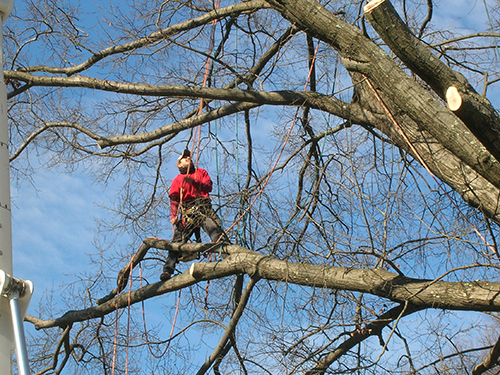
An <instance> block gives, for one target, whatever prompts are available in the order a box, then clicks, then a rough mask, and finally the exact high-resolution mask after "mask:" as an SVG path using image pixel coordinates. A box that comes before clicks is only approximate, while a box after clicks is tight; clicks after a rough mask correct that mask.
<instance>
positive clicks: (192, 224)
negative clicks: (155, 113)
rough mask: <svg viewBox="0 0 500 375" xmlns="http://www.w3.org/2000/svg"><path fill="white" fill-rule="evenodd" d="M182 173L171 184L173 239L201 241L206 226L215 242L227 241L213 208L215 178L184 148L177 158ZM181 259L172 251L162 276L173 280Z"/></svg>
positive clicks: (162, 278) (163, 278)
mask: <svg viewBox="0 0 500 375" xmlns="http://www.w3.org/2000/svg"><path fill="white" fill-rule="evenodd" d="M177 168H178V169H179V174H178V175H177V176H176V177H175V178H174V179H173V180H172V185H171V186H170V193H169V197H170V222H171V223H172V224H173V225H174V237H173V239H172V242H182V243H186V242H187V241H188V240H189V238H191V236H192V235H193V233H195V234H196V238H197V240H198V242H200V232H199V229H200V228H203V230H204V231H205V233H207V234H208V236H209V237H210V239H211V241H212V242H214V243H217V242H220V241H221V240H223V241H224V242H225V243H228V242H229V241H228V239H227V236H226V235H225V233H224V231H223V230H222V228H221V223H220V219H219V217H218V216H217V214H216V213H215V211H214V209H213V208H212V202H211V200H210V195H209V194H210V192H211V191H212V180H211V178H210V176H209V174H208V172H207V171H206V170H205V169H203V168H196V167H195V165H194V163H193V161H192V160H191V152H190V151H189V150H187V149H186V150H184V151H183V152H182V154H181V155H180V156H179V158H178V159H177ZM178 261H179V252H178V251H169V253H168V258H167V261H166V263H165V265H164V266H163V272H162V274H161V275H160V279H161V280H163V281H165V280H168V279H170V277H171V276H172V275H173V273H174V270H175V265H176V264H177V263H178Z"/></svg>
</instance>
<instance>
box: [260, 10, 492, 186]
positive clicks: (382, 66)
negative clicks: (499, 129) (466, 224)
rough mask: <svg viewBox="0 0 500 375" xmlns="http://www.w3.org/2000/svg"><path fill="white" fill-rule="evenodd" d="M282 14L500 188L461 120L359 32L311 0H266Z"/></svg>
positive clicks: (488, 160)
mask: <svg viewBox="0 0 500 375" xmlns="http://www.w3.org/2000/svg"><path fill="white" fill-rule="evenodd" d="M268 1H269V3H270V4H272V5H273V6H274V7H275V8H276V9H278V10H279V11H280V12H281V13H282V14H283V16H284V17H286V18H288V19H289V20H290V21H291V22H294V23H295V24H296V25H297V26H298V27H300V28H302V29H303V30H307V32H308V34H312V35H314V36H315V37H317V38H318V39H320V40H323V41H324V42H325V43H328V44H329V45H331V46H333V47H334V48H336V49H337V50H338V51H339V53H340V54H341V56H342V59H343V60H342V61H343V63H344V66H345V67H346V69H347V70H348V71H349V72H351V73H362V74H363V75H364V76H366V77H368V78H369V79H370V80H371V82H372V83H373V85H374V87H375V89H376V90H378V91H380V92H381V93H383V95H382V96H383V97H384V98H390V99H391V101H392V102H393V104H394V105H395V106H396V107H397V108H398V111H400V112H401V113H403V114H406V115H407V116H409V117H410V118H411V119H412V120H413V121H414V122H416V123H417V124H418V125H419V126H420V127H421V128H422V129H425V130H426V131H428V132H429V133H430V134H431V135H432V136H433V137H434V138H435V139H436V140H438V141H439V143H441V144H442V145H443V146H444V147H446V148H447V149H449V150H450V151H451V152H452V153H454V154H455V155H456V156H457V157H458V158H460V159H461V160H462V161H463V162H464V163H465V164H467V165H468V166H470V167H471V168H472V169H474V170H475V171H476V172H478V173H479V174H480V175H482V176H483V177H484V178H485V179H487V180H488V181H489V182H491V183H492V184H493V185H495V186H496V187H497V188H500V163H499V162H498V161H497V160H496V159H495V158H494V157H493V156H492V155H491V153H490V152H489V151H488V150H486V148H485V147H484V146H483V145H482V144H481V143H480V142H479V141H478V139H477V138H476V137H475V136H474V135H473V134H471V133H470V131H468V129H467V127H466V126H465V125H464V124H463V122H462V121H461V120H460V119H459V118H458V117H457V116H456V115H455V114H453V113H452V112H451V111H450V110H449V109H448V108H446V107H443V105H442V104H441V103H440V102H439V101H438V100H437V99H435V98H433V97H432V96H431V95H430V94H429V93H428V92H427V91H426V90H425V89H424V88H423V87H421V86H420V85H415V82H414V81H413V79H411V78H410V77H409V76H408V75H407V74H406V73H405V72H404V71H403V70H402V69H401V68H400V67H399V66H397V64H396V62H395V61H393V59H391V58H390V57H389V56H388V55H387V54H386V53H385V52H384V51H383V50H382V49H380V48H379V47H378V46H377V45H376V44H375V43H373V42H372V41H371V40H369V39H368V38H366V37H365V36H364V35H363V34H362V32H361V31H360V30H359V29H357V28H355V27H353V26H351V25H349V24H348V23H346V22H344V21H342V20H340V19H339V18H337V17H335V16H334V15H333V14H332V13H331V12H329V11H328V10H327V9H325V8H324V7H322V6H321V5H320V4H319V3H318V2H316V1H314V0H300V1H295V0H279V1H275V0H268Z"/></svg>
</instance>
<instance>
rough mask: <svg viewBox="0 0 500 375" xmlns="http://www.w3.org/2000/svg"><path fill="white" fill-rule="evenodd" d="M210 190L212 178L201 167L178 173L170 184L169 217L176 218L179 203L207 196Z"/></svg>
mask: <svg viewBox="0 0 500 375" xmlns="http://www.w3.org/2000/svg"><path fill="white" fill-rule="evenodd" d="M186 177H188V179H192V181H189V182H188V181H187V180H186V181H185V180H184V179H185V178H186ZM211 191H212V180H211V179H210V176H209V175H208V172H207V171H206V170H204V169H203V168H197V169H196V170H195V171H194V172H193V173H189V174H178V175H177V176H176V177H175V178H174V179H173V180H172V185H171V186H170V192H169V193H168V196H169V197H170V217H171V218H172V219H173V218H176V217H177V215H178V213H179V203H180V202H186V201H190V200H193V199H196V198H200V197H202V198H208V199H210V196H209V193H210V192H211Z"/></svg>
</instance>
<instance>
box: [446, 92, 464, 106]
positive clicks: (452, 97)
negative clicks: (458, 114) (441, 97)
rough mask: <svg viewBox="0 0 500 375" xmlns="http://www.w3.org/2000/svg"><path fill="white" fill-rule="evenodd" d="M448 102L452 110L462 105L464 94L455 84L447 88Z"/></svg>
mask: <svg viewBox="0 0 500 375" xmlns="http://www.w3.org/2000/svg"><path fill="white" fill-rule="evenodd" d="M446 102H447V103H448V108H449V109H450V110H452V111H457V110H458V109H459V108H460V107H461V106H462V96H461V95H460V93H459V92H458V89H457V88H456V87H455V86H450V87H449V88H448V90H446Z"/></svg>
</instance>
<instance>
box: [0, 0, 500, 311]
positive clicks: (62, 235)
mask: <svg viewBox="0 0 500 375" xmlns="http://www.w3.org/2000/svg"><path fill="white" fill-rule="evenodd" d="M75 3H78V1H76V2H75ZM487 3H488V4H489V6H494V5H495V2H494V1H491V0H489V1H487ZM472 5H473V6H472ZM87 6H88V5H83V9H85V7H87ZM87 9H89V10H90V8H87ZM91 9H94V8H93V7H92V8H91ZM443 10H445V11H444V12H443ZM486 20H487V18H486V12H485V8H484V3H483V2H482V1H476V2H475V3H471V2H470V1H465V0H463V1H457V0H453V1H451V0H450V1H441V2H440V3H439V4H438V5H437V6H436V9H435V15H434V20H433V22H434V23H439V24H443V25H446V26H447V27H459V28H462V27H463V28H464V33H467V32H468V31H469V30H466V29H469V28H473V27H474V26H477V25H484V22H486ZM7 22H8V19H7ZM209 172H213V171H209ZM173 173H175V171H172V177H173ZM117 183H119V182H117ZM34 186H35V187H36V190H35V188H33V186H31V185H30V184H27V183H24V184H22V186H21V187H16V186H12V188H11V189H12V190H11V194H12V203H13V209H12V219H13V247H14V273H15V276H16V277H18V278H23V279H29V280H32V281H33V282H34V284H35V296H34V301H36V300H37V299H39V298H41V296H42V293H43V292H44V291H45V290H46V289H48V288H52V287H56V288H57V287H58V285H59V284H61V283H62V282H63V280H64V281H65V282H67V281H69V280H67V279H66V278H65V275H76V274H78V273H79V272H80V271H81V270H82V267H83V268H85V267H87V266H88V256H87V254H89V253H94V252H95V247H94V244H93V241H94V232H93V228H95V219H96V218H99V217H103V216H105V215H106V214H107V213H106V212H105V211H104V210H103V209H101V208H99V207H98V205H97V204H98V203H101V202H106V201H109V199H108V198H109V195H110V194H113V193H114V186H113V185H112V186H109V187H107V188H105V187H104V186H100V185H93V184H92V183H91V180H90V178H89V177H87V176H86V175H85V174H84V173H79V172H78V170H77V172H75V173H73V174H72V175H67V174H60V173H58V172H57V171H54V170H52V171H47V170H44V169H41V168H40V169H39V170H38V172H37V173H36V174H35V175H34ZM103 198H104V199H103ZM167 235H170V233H168V234H167ZM132 251H133V249H131V252H132ZM30 309H31V310H32V308H30ZM31 312H33V311H31Z"/></svg>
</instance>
